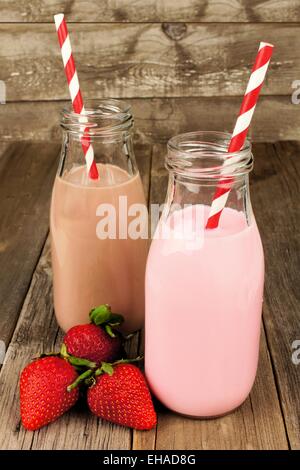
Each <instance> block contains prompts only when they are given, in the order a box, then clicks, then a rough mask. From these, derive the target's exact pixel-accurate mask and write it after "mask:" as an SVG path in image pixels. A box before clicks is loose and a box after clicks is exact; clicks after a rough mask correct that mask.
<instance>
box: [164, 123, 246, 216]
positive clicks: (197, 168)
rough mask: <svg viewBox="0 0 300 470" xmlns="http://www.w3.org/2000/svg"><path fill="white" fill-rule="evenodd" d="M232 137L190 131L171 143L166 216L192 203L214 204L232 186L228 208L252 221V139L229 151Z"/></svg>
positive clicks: (167, 158) (208, 205)
mask: <svg viewBox="0 0 300 470" xmlns="http://www.w3.org/2000/svg"><path fill="white" fill-rule="evenodd" d="M229 141H230V136H229V135H227V134H219V133H201V132H195V133H189V134H183V135H181V136H177V137H174V138H173V139H171V140H170V141H169V143H168V155H167V157H166V167H167V169H168V170H169V185H168V195H167V201H166V202H167V204H166V206H167V208H166V211H165V216H166V215H167V216H168V214H169V213H170V212H172V211H174V210H177V209H178V208H182V209H183V208H184V207H185V206H188V205H196V204H197V205H201V206H203V207H207V208H208V209H209V208H210V206H211V203H212V200H213V199H214V197H215V194H216V192H217V191H220V189H228V188H229V189H230V191H229V195H228V199H227V201H226V209H225V210H226V211H228V209H233V210H235V211H238V212H241V213H243V214H244V216H245V219H246V221H247V223H248V224H250V223H251V221H252V219H253V218H252V209H251V202H250V193H249V172H250V171H251V169H252V167H253V156H252V153H251V146H250V144H249V142H246V143H245V146H244V147H243V149H242V150H241V151H240V152H235V153H232V154H229V153H228V152H227V148H228V143H229Z"/></svg>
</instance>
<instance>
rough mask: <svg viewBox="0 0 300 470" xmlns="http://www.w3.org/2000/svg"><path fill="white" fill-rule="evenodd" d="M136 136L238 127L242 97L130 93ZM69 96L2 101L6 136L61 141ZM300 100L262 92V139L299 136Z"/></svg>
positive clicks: (258, 131) (257, 134)
mask: <svg viewBox="0 0 300 470" xmlns="http://www.w3.org/2000/svg"><path fill="white" fill-rule="evenodd" d="M128 102H129V103H130V104H131V105H132V109H133V114H134V117H135V133H136V141H138V142H141V143H145V142H149V143H154V142H166V141H167V140H168V139H169V138H170V137H171V136H173V135H176V134H179V133H181V132H187V131H193V130H220V131H227V132H232V128H233V125H234V122H235V119H236V116H237V112H238V110H239V107H240V104H241V98H240V97H223V98H221V97H217V98H172V99H160V98H159V99H130V100H128ZM66 104H68V102H54V103H53V102H49V103H44V102H42V103H41V102H35V103H8V104H6V105H3V106H0V129H1V134H2V135H1V138H2V141H8V142H16V141H19V140H29V141H30V140H39V141H46V142H47V141H56V142H60V141H61V130H60V128H59V112H60V110H61V109H62V107H63V106H65V105H66ZM299 106H300V105H298V106H297V105H293V104H291V101H290V98H289V97H288V96H286V97H262V98H261V99H260V101H259V105H258V106H257V109H256V111H255V116H254V118H253V121H252V123H251V129H250V134H249V135H250V136H251V137H252V138H253V139H254V140H255V141H258V142H272V141H277V140H293V139H297V138H299Z"/></svg>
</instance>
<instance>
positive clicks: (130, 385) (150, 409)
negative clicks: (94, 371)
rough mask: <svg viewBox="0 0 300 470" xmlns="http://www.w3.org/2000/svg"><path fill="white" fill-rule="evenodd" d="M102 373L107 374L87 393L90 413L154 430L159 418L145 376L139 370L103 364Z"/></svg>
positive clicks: (97, 380) (134, 367)
mask: <svg viewBox="0 0 300 470" xmlns="http://www.w3.org/2000/svg"><path fill="white" fill-rule="evenodd" d="M102 371H107V372H108V373H105V372H104V373H103V374H102V375H100V376H98V377H97V378H96V383H95V385H93V386H92V387H91V388H89V390H88V395H87V396H88V405H89V407H90V410H91V411H92V412H93V413H94V414H95V415H97V416H99V417H100V418H103V419H106V420H108V421H112V422H113V423H116V424H120V425H122V426H128V427H130V428H134V429H152V428H153V427H154V426H155V425H156V422H157V417H156V413H155V410H154V406H153V403H152V399H151V395H150V392H149V389H148V387H147V384H146V380H145V377H144V376H143V374H142V372H141V371H140V370H139V369H138V367H136V366H134V365H132V364H118V365H116V366H114V367H112V366H111V365H110V364H103V365H102ZM110 374H111V375H110Z"/></svg>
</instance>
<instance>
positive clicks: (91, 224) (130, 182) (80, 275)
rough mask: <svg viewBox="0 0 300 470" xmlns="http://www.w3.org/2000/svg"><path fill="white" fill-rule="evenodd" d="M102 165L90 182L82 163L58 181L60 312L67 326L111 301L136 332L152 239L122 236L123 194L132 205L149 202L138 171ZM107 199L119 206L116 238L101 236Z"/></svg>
mask: <svg viewBox="0 0 300 470" xmlns="http://www.w3.org/2000/svg"><path fill="white" fill-rule="evenodd" d="M98 170H99V175H100V179H99V180H98V181H96V182H95V181H92V180H89V181H88V182H87V176H86V169H85V167H84V166H80V167H77V168H75V169H73V170H71V171H69V172H68V173H65V174H63V176H62V177H61V176H57V177H56V180H55V183H54V187H53V193H52V203H51V215H50V219H51V220H50V228H51V250H52V267H53V278H54V280H53V285H54V307H55V313H56V317H57V321H58V323H59V325H60V326H61V328H62V329H63V330H65V331H67V330H68V329H69V328H71V327H72V326H74V325H77V324H81V323H86V322H88V314H89V311H90V310H91V309H92V308H93V307H95V306H98V305H100V304H103V303H107V304H109V305H111V307H112V311H113V312H115V313H120V314H122V315H123V316H124V317H125V323H124V328H123V329H124V330H125V331H134V330H137V329H139V328H141V327H142V325H143V321H144V275H145V265H146V258H147V252H148V240H147V239H142V238H138V239H132V238H129V237H128V236H127V238H126V239H120V238H119V229H120V228H122V229H124V227H120V225H119V222H118V220H119V196H127V205H128V207H130V206H131V205H132V204H136V203H139V204H143V205H145V204H146V202H145V197H144V193H143V187H142V183H141V179H140V176H139V173H136V174H135V175H133V176H131V175H129V174H128V173H127V172H126V171H125V170H122V169H121V168H118V167H117V166H114V165H110V164H99V165H98ZM123 199H124V198H123ZM102 204H110V205H112V207H113V208H115V212H116V222H117V225H116V230H115V232H116V233H115V237H116V238H115V239H111V238H106V239H103V238H102V239H100V238H99V236H98V235H99V233H98V231H99V222H100V220H101V216H100V215H99V214H100V212H101V210H99V205H102ZM101 207H102V208H103V207H104V206H101ZM97 213H98V215H97ZM122 217H123V218H124V214H123V213H122ZM125 218H127V222H128V223H130V221H131V220H132V217H127V215H126V214H125ZM112 222H113V221H112ZM97 227H98V228H97ZM123 232H124V230H123ZM112 235H113V236H114V234H112ZM122 236H124V233H123V235H122Z"/></svg>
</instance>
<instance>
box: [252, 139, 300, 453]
mask: <svg viewBox="0 0 300 470" xmlns="http://www.w3.org/2000/svg"><path fill="white" fill-rule="evenodd" d="M255 155H256V165H255V170H254V174H253V178H252V201H253V206H254V211H255V214H256V218H257V222H258V225H259V228H260V231H261V235H262V240H263V244H264V248H265V256H266V282H265V307H264V321H265V326H266V331H267V339H268V344H269V348H270V352H271V355H272V361H273V366H274V370H275V374H276V380H277V384H278V388H279V392H280V400H281V404H282V409H283V412H284V417H285V422H286V427H287V432H288V437H289V441H290V444H291V447H292V448H293V449H300V395H299V390H300V374H299V365H298V366H297V365H295V364H294V363H293V362H292V352H293V350H292V343H293V341H294V340H299V339H300V296H299V284H300V272H299V266H300V205H299V192H300V184H299V178H300V158H299V155H300V143H299V142H286V143H277V144H275V146H268V145H264V144H258V145H257V146H256V147H255Z"/></svg>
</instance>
